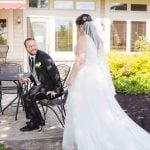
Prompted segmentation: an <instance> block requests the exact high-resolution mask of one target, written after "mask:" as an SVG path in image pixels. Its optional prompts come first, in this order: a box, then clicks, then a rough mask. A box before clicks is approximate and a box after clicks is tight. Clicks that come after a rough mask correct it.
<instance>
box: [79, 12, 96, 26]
mask: <svg viewBox="0 0 150 150" xmlns="http://www.w3.org/2000/svg"><path fill="white" fill-rule="evenodd" d="M90 21H93V19H92V17H91V16H90V15H89V14H82V15H80V16H79V17H78V18H77V19H76V24H77V25H83V24H84V23H85V22H90Z"/></svg>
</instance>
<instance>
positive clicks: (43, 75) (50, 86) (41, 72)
mask: <svg viewBox="0 0 150 150" xmlns="http://www.w3.org/2000/svg"><path fill="white" fill-rule="evenodd" d="M34 67H35V70H36V74H37V78H38V80H39V81H40V83H41V84H42V85H43V86H44V87H45V88H46V89H47V90H50V91H55V92H56V93H59V92H62V91H63V87H62V84H61V79H60V75H59V71H58V69H57V66H56V65H55V63H54V61H53V60H52V58H51V57H50V56H49V55H48V54H47V53H45V52H44V51H41V50H38V51H37V54H36V56H35V65H34ZM30 79H31V81H34V79H33V76H32V75H31V76H30Z"/></svg>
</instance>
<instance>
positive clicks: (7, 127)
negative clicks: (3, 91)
mask: <svg viewBox="0 0 150 150" xmlns="http://www.w3.org/2000/svg"><path fill="white" fill-rule="evenodd" d="M12 98H13V95H10V94H9V95H6V96H5V95H4V96H3V100H2V104H3V106H4V105H6V103H8V102H9V101H10V99H12ZM15 110H16V107H12V106H10V107H9V108H8V109H7V110H6V111H5V112H4V115H1V114H0V143H4V144H6V145H8V146H10V147H11V148H13V149H14V150H61V142H62V134H63V129H62V127H61V126H60V124H59V122H58V121H57V119H56V117H55V115H54V114H53V113H52V112H51V111H50V110H49V111H48V114H47V120H46V125H45V126H44V128H43V129H42V131H40V132H39V130H33V131H30V132H20V130H19V129H20V128H21V127H23V126H24V125H25V122H26V121H27V120H26V119H25V114H24V111H23V109H22V107H20V108H19V113H18V120H15Z"/></svg>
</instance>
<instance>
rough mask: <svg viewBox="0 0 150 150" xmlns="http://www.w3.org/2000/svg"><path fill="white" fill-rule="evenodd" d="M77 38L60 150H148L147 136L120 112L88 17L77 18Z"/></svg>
mask: <svg viewBox="0 0 150 150" xmlns="http://www.w3.org/2000/svg"><path fill="white" fill-rule="evenodd" d="M76 25H77V28H78V31H79V32H80V37H79V40H78V42H77V45H76V51H75V54H76V59H75V62H74V64H73V67H72V70H71V73H70V76H69V78H68V80H67V85H68V87H69V95H68V100H67V104H66V105H67V106H66V107H67V115H66V124H65V129H64V135H63V143H62V147H63V150H150V135H149V133H147V132H146V131H145V130H144V129H142V128H141V127H140V126H138V125H137V124H136V123H135V122H134V121H132V120H131V119H130V118H129V117H128V115H127V114H126V113H125V112H124V111H123V109H122V108H121V107H120V105H119V104H118V103H117V101H116V99H115V97H114V95H115V90H114V87H113V84H112V80H111V77H110V74H109V70H108V68H107V64H106V62H105V58H104V52H103V49H102V47H103V46H102V43H103V42H102V38H100V37H99V35H98V32H97V29H96V27H95V25H94V23H93V21H92V18H91V16H90V15H88V14H82V15H81V16H79V17H78V18H77V19H76Z"/></svg>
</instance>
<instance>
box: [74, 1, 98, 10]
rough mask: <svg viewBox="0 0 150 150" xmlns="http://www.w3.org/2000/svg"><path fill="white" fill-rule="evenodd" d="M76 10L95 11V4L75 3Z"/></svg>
mask: <svg viewBox="0 0 150 150" xmlns="http://www.w3.org/2000/svg"><path fill="white" fill-rule="evenodd" d="M76 9H78V10H95V2H82V1H77V2H76Z"/></svg>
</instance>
